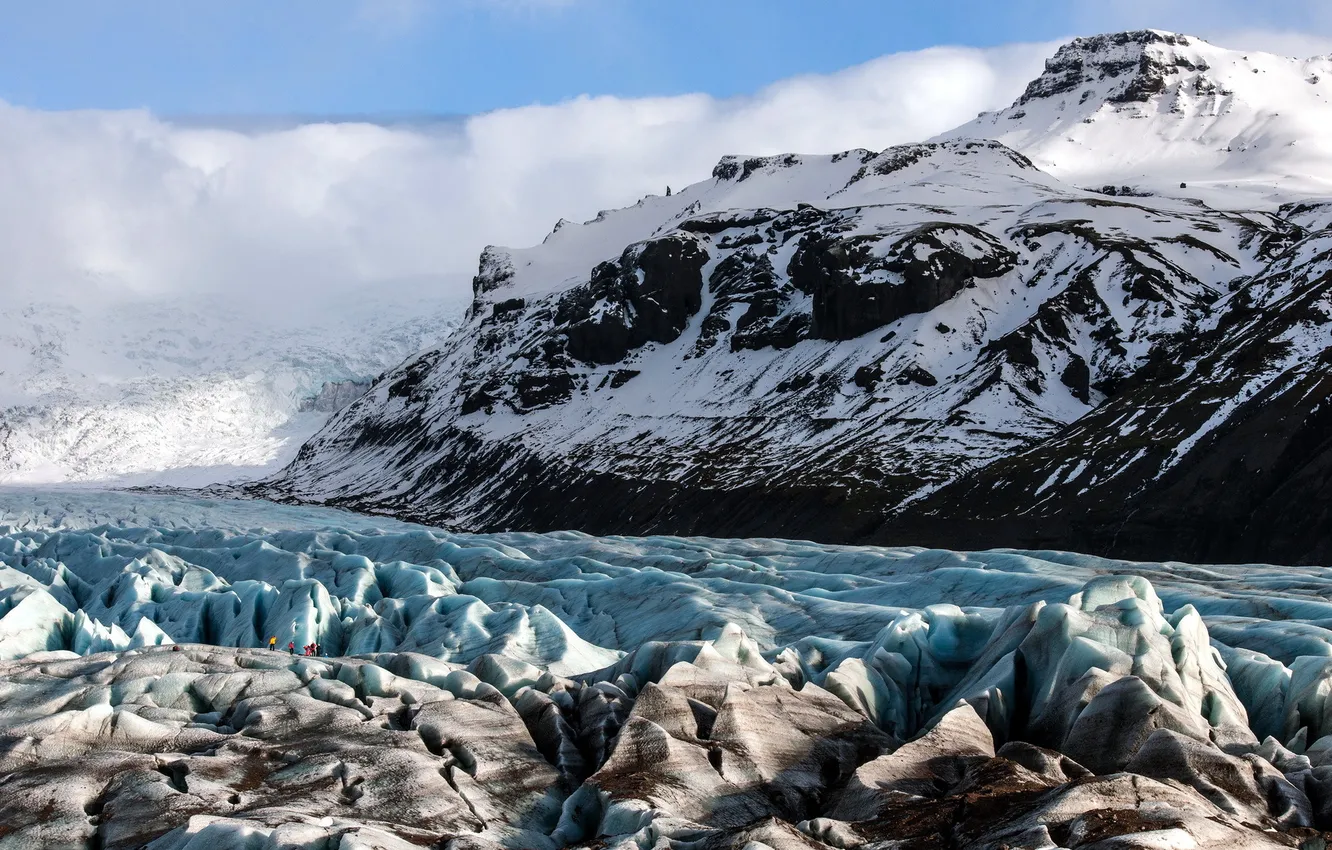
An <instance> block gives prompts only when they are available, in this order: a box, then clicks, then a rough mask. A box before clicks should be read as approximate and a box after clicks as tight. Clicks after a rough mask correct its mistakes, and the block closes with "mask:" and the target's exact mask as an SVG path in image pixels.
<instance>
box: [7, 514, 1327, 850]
mask: <svg viewBox="0 0 1332 850" xmlns="http://www.w3.org/2000/svg"><path fill="white" fill-rule="evenodd" d="M117 517H119V519H120V521H119V522H113V520H115V519H116V518H117ZM145 520H151V521H150V522H146V521H145ZM1325 572H1326V570H1324V569H1323V568H1314V567H1305V568H1285V567H1273V566H1262V565H1250V566H1245V567H1201V566H1191V565H1185V564H1178V563H1164V564H1148V563H1129V562H1117V561H1109V560H1105V559H1100V558H1093V557H1086V556H1079V555H1071V554H1066V553H1054V552H1016V551H991V552H976V553H959V552H949V551H943V550H924V549H913V548H898V549H883V548H859V547H838V546H821V545H817V544H813V543H804V542H798V541H784V540H760V539H754V540H723V539H710V538H675V537H645V538H621V537H603V538H598V537H591V536H588V535H583V534H575V533H561V534H547V535H538V534H520V533H511V534H495V535H464V534H451V533H446V532H443V531H440V530H437V529H431V528H428V527H424V526H419V525H412V524H409V523H402V522H397V521H393V520H384V519H379V518H374V517H368V516H358V515H355V514H350V513H345V512H341V511H336V510H330V509H316V508H303V507H287V506H280V505H274V504H268V503H261V502H236V501H228V500H205V499H198V498H189V497H185V496H166V495H145V494H130V493H107V494H101V493H96V492H92V491H87V490H84V491H71V492H63V493H46V492H42V491H15V490H5V491H0V659H3V660H0V786H3V787H4V789H5V791H4V794H0V827H3V830H0V842H5V843H3V844H0V846H41V847H85V846H89V844H95V845H96V846H100V847H103V848H130V847H140V846H151V847H154V848H158V850H161V848H186V847H190V848H201V847H210V848H212V847H247V848H248V847H264V848H270V847H271V848H279V847H285V848H290V847H332V846H342V847H349V846H357V847H381V848H386V847H409V846H420V845H422V844H430V845H434V846H444V847H452V848H482V847H487V848H489V847H511V848H552V850H553V848H557V847H566V846H577V847H592V846H597V847H616V848H622V850H629V848H638V847H644V846H649V847H650V846H662V847H665V846H670V847H682V846H685V845H688V846H708V847H714V846H715V847H734V848H737V850H739V848H743V847H757V846H766V847H772V848H784V847H794V848H810V847H827V846H831V847H858V846H865V847H882V848H889V847H892V848H907V847H910V848H917V847H919V848H925V847H937V846H946V843H945V844H944V845H941V844H940V843H939V842H940V841H944V840H945V837H946V836H949V835H951V836H953V839H956V840H959V841H961V840H962V838H965V841H963V843H962V845H961V846H978V847H981V846H984V847H997V846H1001V845H1004V844H1006V845H1007V846H1009V847H1049V848H1054V847H1066V848H1076V847H1090V846H1092V845H1093V844H1095V843H1096V842H1099V841H1105V840H1109V839H1112V838H1113V839H1114V840H1115V842H1116V843H1114V845H1113V846H1115V847H1142V848H1147V847H1161V846H1199V847H1211V846H1221V845H1224V844H1233V845H1234V846H1237V847H1280V846H1296V844H1293V843H1291V842H1292V841H1297V840H1300V839H1302V838H1306V837H1308V836H1312V835H1316V834H1317V833H1316V830H1317V829H1318V828H1326V827H1329V826H1332V704H1329V695H1332V651H1329V649H1328V647H1329V646H1332V641H1329V638H1332V633H1329V631H1328V629H1327V627H1326V624H1327V623H1328V622H1330V621H1332V603H1328V602H1327V601H1326V600H1325V599H1324V598H1323V596H1322V594H1321V592H1320V587H1321V581H1322V579H1323V578H1324V574H1325ZM273 637H276V638H277V640H278V643H279V646H278V649H277V651H270V650H267V649H265V648H263V647H265V646H266V645H267V643H268V641H269V639H270V638H273ZM288 643H292V644H294V645H295V646H296V647H297V650H296V652H295V653H289V652H288V651H287V650H286V647H287V644H288ZM312 643H317V644H319V645H320V648H321V653H322V655H323V656H326V657H319V656H316V657H308V656H306V655H304V654H302V652H301V650H302V649H303V648H304V646H305V645H307V644H312ZM953 839H949V840H953ZM338 841H341V844H338V843H337V842H338ZM699 841H704V842H705V844H697V842H699ZM348 842H351V843H348ZM662 842H665V843H662ZM1162 842H1164V843H1162ZM1103 846H1111V845H1103Z"/></svg>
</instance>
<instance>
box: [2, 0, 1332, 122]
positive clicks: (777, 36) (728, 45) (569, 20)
mask: <svg viewBox="0 0 1332 850" xmlns="http://www.w3.org/2000/svg"><path fill="white" fill-rule="evenodd" d="M1149 26H1150V27H1156V28H1164V29H1176V30H1180V31H1184V32H1189V33H1191V34H1195V35H1201V36H1203V37H1209V36H1210V37H1216V36H1227V35H1231V34H1235V33H1244V32H1248V33H1259V34H1261V40H1264V41H1265V42H1271V43H1273V44H1278V45H1280V46H1289V47H1290V48H1292V49H1298V48H1300V47H1301V46H1303V45H1302V44H1301V42H1304V43H1307V44H1308V45H1310V46H1311V47H1313V48H1316V47H1318V46H1319V44H1318V43H1319V41H1320V40H1322V41H1326V39H1327V37H1329V36H1332V4H1330V3H1327V2H1326V0H1266V2H1262V3H1255V2H1252V0H1243V2H1240V0H1187V2H1184V0H934V2H928V3H926V2H918V0H911V1H910V2H903V1H902V0H817V2H811V0H669V2H666V0H227V2H225V3H219V2H181V0H115V2H107V0H42V2H36V3H35V2H32V0H0V99H3V100H5V101H7V102H9V103H11V104H16V105H22V106H30V107H34V108H40V109H82V108H99V109H124V108H147V109H150V110H152V111H154V112H156V113H158V114H162V115H172V116H181V115H203V116H210V117H211V116H225V115H233V116H234V115H302V116H421V115H431V116H450V115H470V114H475V113H478V112H485V111H489V110H494V109H502V108H509V107H519V106H527V105H531V104H535V103H543V104H549V103H556V102H560V101H563V100H567V99H569V98H572V97H577V96H579V95H584V94H590V95H614V96H617V97H649V96H662V95H678V94H685V93H706V94H709V95H712V96H714V97H721V98H727V97H735V96H738V95H745V94H750V93H753V92H755V91H758V90H759V89H761V88H763V87H764V86H767V85H770V84H772V83H774V82H777V81H778V80H782V79H786V78H789V77H793V76H797V75H802V74H829V73H833V72H836V71H838V70H840V69H843V68H847V67H850V66H853V65H857V64H861V63H864V62H867V61H870V60H872V59H875V58H877V57H879V56H882V55H885V54H890V53H899V52H903V51H914V50H921V49H924V48H927V47H932V46H938V45H951V46H965V47H994V46H998V45H1002V44H1008V43H1013V42H1047V41H1056V40H1062V39H1064V38H1066V37H1068V36H1070V35H1078V34H1090V33H1094V32H1098V31H1104V30H1110V29H1126V28H1141V27H1149ZM1258 40H1260V39H1259V38H1250V39H1249V41H1250V42H1251V43H1250V44H1247V45H1246V46H1248V47H1251V48H1257V47H1260V46H1263V45H1260V44H1258V43H1257V41H1258ZM1283 42H1284V43H1283Z"/></svg>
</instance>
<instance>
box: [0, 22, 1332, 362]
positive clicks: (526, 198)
mask: <svg viewBox="0 0 1332 850" xmlns="http://www.w3.org/2000/svg"><path fill="white" fill-rule="evenodd" d="M1148 26H1150V27H1156V28H1164V29H1175V30H1181V31H1185V32H1189V33H1191V34H1195V35H1201V36H1203V37H1208V38H1210V39H1211V40H1213V41H1216V42H1218V43H1220V44H1225V45H1231V46H1236V47H1241V48H1243V49H1247V50H1253V49H1267V50H1272V51H1275V52H1282V53H1291V54H1303V55H1312V54H1314V53H1322V52H1332V3H1329V2H1327V0H1268V2H1266V3H1255V2H1252V0H1245V2H1238V0H1062V2H1045V0H1011V2H1001V0H933V2H929V3H922V2H897V0H817V2H814V0H669V2H668V1H667V0H227V2H225V3H222V2H208V1H207V0H199V2H182V0H115V2H110V0H42V2H32V1H31V0H21V2H20V0H0V256H4V257H5V263H4V265H3V267H0V294H3V295H5V296H7V297H11V298H15V297H19V296H22V297H25V298H34V299H38V298H47V299H57V300H60V299H63V300H77V299H83V298H89V297H92V296H93V295H102V296H106V297H125V298H129V297H135V298H142V297H175V296H181V295H190V294H193V293H217V292H224V293H227V294H228V295H229V296H230V297H233V298H235V299H236V300H237V301H238V302H245V303H253V304H255V305H269V306H270V307H271V305H272V303H273V301H274V299H275V298H277V297H278V296H279V295H281V296H283V297H285V299H287V300H288V301H290V302H300V301H301V300H303V299H304V300H309V299H315V298H319V297H321V295H323V294H324V293H328V292H330V291H333V290H338V291H343V290H345V291H353V292H354V291H362V290H365V291H374V292H387V291H389V290H392V291H395V292H406V293H409V294H411V293H420V294H422V295H423V296H424V295H430V296H436V297H446V296H447V297H456V298H459V299H463V298H465V297H466V296H467V294H468V291H467V290H468V280H469V278H470V275H471V274H472V273H474V271H475V268H476V260H477V256H478V253H479V252H480V250H481V248H483V247H484V246H485V245H487V244H500V245H516V246H521V245H527V244H532V243H535V242H538V241H540V240H541V239H542V238H543V237H544V235H545V234H546V233H548V232H549V230H550V229H551V227H552V226H553V225H554V224H555V222H556V221H557V220H559V219H560V218H567V219H570V220H574V221H579V220H585V219H587V218H590V217H592V216H594V215H595V214H596V212H597V211H598V210H600V209H605V208H612V207H617V206H624V205H627V204H632V203H633V202H634V201H636V200H637V199H638V198H640V197H642V196H643V195H645V194H647V193H649V192H661V191H664V189H665V187H666V186H667V185H675V186H677V187H679V186H682V185H684V184H686V183H689V182H693V181H696V180H700V179H703V178H705V177H706V176H707V175H708V174H709V172H710V171H711V168H712V166H713V164H715V162H716V161H717V160H718V159H719V158H720V157H721V156H722V155H725V154H733V153H741V154H771V153H781V152H786V151H796V152H802V153H827V152H833V151H838V150H845V149H849V148H853V147H866V148H873V149H882V148H884V147H887V146H889V145H893V144H899V143H904V142H911V141H918V140H921V139H925V138H928V137H930V136H932V135H934V134H937V133H940V132H943V131H945V130H948V129H951V128H952V127H954V126H957V125H959V124H961V123H963V122H965V121H967V120H969V119H970V118H972V117H974V116H975V114H976V113H977V112H979V111H981V110H983V109H995V108H999V107H1002V106H1005V105H1007V104H1008V103H1010V102H1011V101H1012V100H1013V99H1014V98H1015V97H1016V96H1017V95H1018V94H1019V93H1020V92H1021V91H1022V88H1023V87H1024V86H1025V85H1026V83H1027V81H1028V80H1030V79H1031V78H1032V77H1034V76H1035V75H1036V74H1038V73H1039V72H1040V69H1041V66H1042V62H1043V61H1044V59H1045V58H1046V57H1047V56H1049V55H1050V54H1051V53H1052V52H1053V51H1054V49H1055V48H1056V47H1057V46H1058V44H1059V43H1060V42H1061V41H1063V40H1065V39H1066V38H1068V37H1070V36H1072V35H1077V34H1090V33H1095V32H1100V31H1107V30H1113V29H1125V28H1141V27H1148ZM0 342H2V340H0Z"/></svg>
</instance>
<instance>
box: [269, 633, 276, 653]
mask: <svg viewBox="0 0 1332 850" xmlns="http://www.w3.org/2000/svg"><path fill="white" fill-rule="evenodd" d="M268 649H269V651H271V652H277V635H273V636H272V637H270V638H269V639H268Z"/></svg>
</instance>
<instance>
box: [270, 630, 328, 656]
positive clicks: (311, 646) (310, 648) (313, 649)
mask: <svg viewBox="0 0 1332 850" xmlns="http://www.w3.org/2000/svg"><path fill="white" fill-rule="evenodd" d="M268 648H269V649H271V650H273V651H274V652H277V635H273V636H272V637H270V638H269V639H268ZM287 654H288V655H295V654H296V641H288V642H287ZM301 655H308V656H318V657H320V658H322V657H323V656H324V647H322V646H320V645H319V644H318V643H307V644H306V645H305V646H304V647H303V648H302V649H301Z"/></svg>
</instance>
